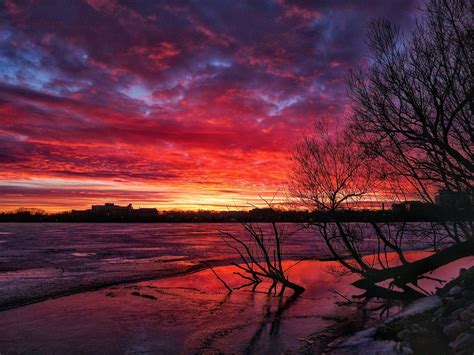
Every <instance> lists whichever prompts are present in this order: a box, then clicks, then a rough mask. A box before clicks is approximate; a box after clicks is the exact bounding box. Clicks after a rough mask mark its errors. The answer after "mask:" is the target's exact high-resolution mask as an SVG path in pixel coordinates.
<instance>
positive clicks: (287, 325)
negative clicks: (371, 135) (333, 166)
mask: <svg viewBox="0 0 474 355" xmlns="http://www.w3.org/2000/svg"><path fill="white" fill-rule="evenodd" d="M418 226H419V225H418ZM262 227H263V228H264V229H266V230H268V228H269V227H270V226H268V225H266V226H262ZM282 227H284V228H285V229H286V231H289V232H291V231H296V230H297V229H298V228H299V225H297V224H285V225H282ZM219 231H226V232H229V233H232V234H234V235H236V236H238V237H239V238H243V239H244V240H245V238H246V234H245V233H244V230H243V228H242V226H241V225H240V224H237V223H235V224H233V223H224V224H41V223H36V224H15V223H9V224H0V310H3V311H2V312H0V352H2V351H4V352H6V353H68V352H71V351H72V350H73V349H74V350H75V351H76V352H84V353H91V352H100V353H105V352H109V353H110V352H112V353H129V352H132V353H137V352H140V353H141V352H158V353H179V352H184V353H196V352H214V353H218V352H222V351H227V352H229V351H231V352H236V353H243V352H252V351H256V350H257V349H258V350H261V352H262V353H276V352H280V351H288V352H300V351H301V350H302V349H305V347H306V346H308V345H310V344H312V343H310V342H316V343H315V344H316V345H317V342H318V341H319V340H318V339H320V335H321V334H325V336H327V337H329V338H330V337H334V336H336V335H337V332H336V330H337V329H338V328H339V327H340V326H341V327H343V328H344V327H346V326H347V324H348V322H349V323H351V322H353V323H354V324H352V323H351V327H352V326H354V327H361V326H365V325H367V324H369V325H370V324H371V322H377V321H380V317H382V316H384V317H385V316H386V315H383V314H384V313H381V314H380V315H379V314H375V313H373V312H371V311H370V312H367V311H366V309H365V308H359V307H356V306H355V304H354V303H350V304H346V302H345V301H346V299H347V298H350V297H351V296H352V295H354V294H358V293H360V290H357V289H355V287H354V286H352V285H351V283H352V281H354V280H355V279H356V278H357V275H353V274H350V275H341V274H340V273H338V272H334V271H337V270H338V266H339V264H338V263H337V262H334V261H304V262H302V263H298V264H297V265H296V266H295V267H294V268H291V270H290V271H289V273H290V275H289V276H290V278H291V280H292V281H293V282H295V283H298V284H300V285H302V286H304V287H305V288H306V291H305V293H304V294H303V295H302V296H301V297H299V298H298V299H297V300H295V301H294V302H293V303H291V307H290V303H287V301H285V300H284V299H280V298H278V297H275V296H271V295H268V294H267V293H266V290H267V289H268V287H269V285H268V284H262V285H261V286H260V289H259V290H258V291H259V292H257V293H252V292H249V290H245V289H244V290H242V291H235V292H233V293H232V294H230V295H229V294H227V290H226V289H225V288H224V286H223V285H222V284H221V283H220V281H218V280H217V279H216V278H215V276H214V275H213V273H212V272H211V271H210V270H207V269H206V265H205V264H204V263H203V261H209V260H212V261H213V263H214V264H220V265H222V266H220V267H216V268H215V271H216V272H217V273H219V275H220V276H221V277H222V278H224V279H225V280H226V281H227V282H228V283H229V284H230V285H231V286H232V287H235V286H238V285H239V283H241V282H242V280H241V279H239V278H238V277H237V276H236V275H235V274H234V272H235V267H233V266H228V264H229V263H230V262H231V261H238V260H239V258H238V256H237V255H236V254H235V252H234V251H233V250H231V249H229V248H228V247H227V246H226V245H225V243H224V242H223V241H222V239H221V238H220V236H219ZM415 234H416V233H415ZM415 234H409V233H407V235H406V236H405V238H406V245H407V247H412V248H413V247H415V248H416V247H420V246H422V240H420V239H418V237H417V236H416V235H415ZM364 235H365V238H364V243H363V246H362V249H363V250H364V251H366V252H369V251H370V250H372V249H373V248H374V247H375V246H376V243H375V238H374V236H373V235H371V233H370V229H369V228H366V229H365V233H364ZM328 256H329V254H328V253H327V249H326V247H325V245H324V242H322V241H321V240H318V238H317V234H316V233H315V232H314V231H312V230H308V229H305V230H300V231H298V232H297V233H296V234H295V235H293V236H292V237H291V238H289V239H288V240H287V241H286V243H285V257H286V258H287V259H292V260H287V261H286V262H284V265H286V264H287V265H288V268H289V266H290V265H293V264H294V263H295V261H296V260H300V259H301V258H308V259H310V258H312V259H322V258H326V257H328ZM393 256H394V257H395V255H393ZM425 256H426V252H420V251H419V252H409V253H407V257H408V259H409V260H412V259H413V260H416V259H418V258H421V257H425ZM394 260H395V259H394ZM472 262H473V259H472V257H471V258H465V259H463V260H460V261H458V262H456V263H453V264H450V265H449V266H446V267H445V268H444V269H443V270H438V271H437V272H436V273H434V274H433V275H431V276H434V277H437V278H438V277H439V278H442V279H445V280H447V281H448V280H450V279H452V277H454V276H456V275H457V272H458V270H459V268H460V267H468V266H469V265H472ZM226 265H227V266H226ZM200 269H206V270H201V271H199V272H195V273H191V272H194V271H198V270H200ZM180 274H181V275H182V276H179V277H169V276H176V275H180ZM143 280H148V281H143ZM137 281H143V282H138V283H137ZM424 281H426V283H428V282H430V284H427V285H424V284H422V283H423V282H422V283H421V284H420V286H422V287H424V288H425V289H427V290H429V291H434V286H437V284H435V283H434V282H432V281H429V280H424ZM92 290H95V291H93V292H83V291H92ZM336 291H337V292H336ZM66 295H70V296H68V297H60V296H66ZM143 295H146V296H147V297H143ZM341 295H345V296H344V297H343V296H341ZM49 298H55V299H51V300H48V301H45V302H38V301H42V300H46V299H49ZM27 303H34V304H31V305H28V306H25V304H27ZM341 304H345V306H341ZM18 306H23V307H18ZM372 306H373V305H370V307H368V308H369V310H370V308H371V307H372ZM15 307H16V308H15ZM388 307H390V308H389V309H390V310H391V312H392V311H395V312H396V311H397V310H398V304H395V305H390V304H389V305H388ZM8 308H13V309H9V310H7V309H8ZM373 308H374V309H376V308H378V307H373ZM354 329H356V328H354ZM322 332H323V333H322ZM335 332H336V333H335ZM323 338H324V337H323ZM308 339H312V340H310V342H308V341H307V340H308ZM318 346H319V345H318ZM321 346H323V345H321Z"/></svg>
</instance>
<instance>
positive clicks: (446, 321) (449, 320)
mask: <svg viewBox="0 0 474 355" xmlns="http://www.w3.org/2000/svg"><path fill="white" fill-rule="evenodd" d="M455 320H456V318H454V317H439V318H438V320H437V322H438V324H439V325H440V326H441V327H443V328H444V327H446V326H447V325H448V324H451V323H452V322H454V321H455Z"/></svg>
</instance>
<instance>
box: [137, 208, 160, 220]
mask: <svg viewBox="0 0 474 355" xmlns="http://www.w3.org/2000/svg"><path fill="white" fill-rule="evenodd" d="M132 216H133V217H137V218H150V217H158V210H157V209H156V208H139V209H136V210H132Z"/></svg>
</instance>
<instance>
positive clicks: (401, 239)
mask: <svg viewBox="0 0 474 355" xmlns="http://www.w3.org/2000/svg"><path fill="white" fill-rule="evenodd" d="M472 10H473V8H472V4H471V2H470V1H468V0H450V1H448V0H430V1H428V2H427V4H426V8H425V10H424V14H423V16H422V17H421V19H420V20H419V21H418V23H417V24H416V26H415V28H414V30H413V31H412V33H411V34H410V35H408V36H402V35H401V34H400V31H399V29H398V28H397V27H396V26H394V25H393V24H391V23H390V22H388V21H386V20H376V21H374V22H372V23H371V24H370V26H369V28H368V44H369V47H370V49H371V55H370V58H369V60H368V66H367V67H366V68H359V69H355V70H353V71H351V72H350V73H349V75H348V80H347V81H348V83H347V84H348V91H349V96H350V98H351V99H352V110H353V114H352V116H351V119H350V123H349V124H347V125H346V126H344V127H332V126H330V125H329V124H328V122H325V121H320V122H317V123H316V125H315V127H314V129H313V131H312V132H311V133H310V134H307V135H306V136H305V138H304V139H303V140H302V141H301V142H300V143H298V144H297V145H296V147H295V150H294V154H293V160H294V163H295V164H294V170H293V172H292V179H291V180H292V182H291V187H290V191H291V193H292V195H293V196H294V197H296V198H297V199H298V200H299V202H300V203H302V204H304V205H305V206H307V207H308V208H309V209H310V210H319V211H325V212H326V213H327V215H328V216H329V217H330V218H329V220H328V221H327V222H321V223H313V224H312V225H311V226H310V227H311V228H313V229H314V230H315V231H316V234H317V236H318V237H319V238H321V239H322V240H324V242H325V245H326V246H327V248H328V250H329V252H330V253H331V254H332V255H333V257H334V258H335V259H336V260H337V261H339V263H340V265H341V266H342V267H343V268H344V269H345V270H347V271H348V272H352V273H357V274H359V275H360V280H358V281H357V282H356V283H355V285H356V286H358V287H360V288H362V289H364V290H366V293H365V294H364V295H365V296H367V297H371V296H383V297H392V296H395V297H410V298H411V297H419V296H422V295H424V294H425V293H426V292H425V291H424V290H422V289H421V288H420V287H419V284H418V281H419V280H420V279H423V278H430V276H428V275H427V273H429V272H431V271H433V270H436V269H437V268H439V267H441V266H443V265H446V264H448V263H450V262H452V261H455V260H457V259H460V258H462V257H465V256H468V255H474V237H473V231H474V226H473V223H472V221H460V220H456V221H453V222H440V223H436V224H434V223H424V224H420V225H413V224H407V223H398V224H388V223H375V222H373V223H366V224H356V223H343V222H341V221H340V220H338V219H337V218H336V217H337V216H336V215H337V212H338V211H340V210H341V209H344V208H347V206H350V205H354V204H357V203H360V202H361V201H366V200H370V199H371V198H373V197H374V196H375V195H377V194H380V193H381V192H384V193H386V194H388V195H390V196H392V197H397V198H399V199H401V200H403V199H405V198H406V196H407V195H408V192H410V194H411V197H412V196H413V195H416V196H417V197H418V198H419V199H421V200H424V201H428V202H431V203H433V196H434V193H435V192H436V191H437V190H439V189H446V190H450V191H457V192H462V193H468V194H471V199H472V191H473V189H472V182H473V174H474V163H473V157H474V152H473V144H474V131H473V120H472V111H473V109H474V104H473V82H472V68H473V63H472V54H473V38H474V35H473V34H474V33H473V26H472ZM331 216H334V218H331ZM244 227H245V228H246V230H247V232H248V233H249V234H250V236H251V237H252V238H251V240H252V241H253V242H252V243H254V244H253V245H256V246H257V247H256V248H255V247H252V246H251V245H252V244H247V243H246V242H245V241H242V240H240V239H238V238H235V237H234V236H232V235H227V236H226V237H227V238H228V239H229V240H230V241H231V243H230V244H229V246H230V247H231V248H233V249H234V250H235V251H236V252H237V253H238V254H239V255H240V257H241V259H242V261H243V266H242V265H237V267H238V268H239V269H240V270H241V271H243V272H244V273H245V274H241V276H242V277H243V278H244V279H247V280H248V282H249V285H253V286H256V285H258V284H259V283H260V282H261V278H262V277H265V278H268V279H270V280H272V286H271V288H270V291H273V290H274V289H275V286H274V285H275V284H276V283H278V282H280V283H281V284H282V285H283V286H284V287H283V288H285V287H291V288H293V289H294V290H295V292H299V291H298V290H300V291H301V289H300V288H299V286H298V287H295V286H297V285H291V284H289V283H288V278H287V276H286V274H285V272H284V271H283V269H282V266H281V259H282V255H281V250H280V249H279V244H278V242H279V240H280V237H281V235H280V234H279V233H278V230H277V229H276V226H275V225H273V228H274V230H275V232H274V243H276V246H270V245H269V244H268V243H266V242H265V237H264V236H263V233H262V232H261V230H255V229H254V228H253V227H252V226H251V225H244ZM407 236H409V237H410V238H408V237H407ZM414 240H415V241H414ZM368 243H369V244H370V245H369V246H370V247H371V248H372V250H369V249H370V248H369V249H368V247H367V244H368ZM410 243H412V244H410ZM413 243H414V244H413ZM413 247H423V248H428V247H431V249H432V251H433V254H431V255H430V256H428V257H425V258H423V259H421V260H416V261H410V259H409V258H408V257H407V254H406V251H407V250H409V249H412V248H413ZM368 250H369V251H371V252H372V253H373V255H372V256H371V257H368V256H367V255H365V254H366V253H367V251H368ZM390 256H394V257H395V260H393V258H392V259H391V257H390ZM382 281H387V282H388V283H389V286H388V288H386V287H381V286H380V282H382ZM283 291H284V290H283Z"/></svg>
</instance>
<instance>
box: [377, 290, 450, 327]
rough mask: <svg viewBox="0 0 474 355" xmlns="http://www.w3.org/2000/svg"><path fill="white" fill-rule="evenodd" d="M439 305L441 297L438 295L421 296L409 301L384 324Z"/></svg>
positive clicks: (440, 304)
mask: <svg viewBox="0 0 474 355" xmlns="http://www.w3.org/2000/svg"><path fill="white" fill-rule="evenodd" d="M441 306H442V302H441V298H439V297H438V296H428V297H423V298H420V299H418V300H416V301H413V302H412V303H410V304H409V305H408V306H406V307H405V308H404V309H403V310H402V311H401V312H400V313H398V314H397V315H396V316H394V317H392V318H390V319H387V320H386V321H385V324H390V323H392V322H394V321H396V320H399V319H402V318H407V317H411V316H414V315H416V314H420V313H425V312H428V311H431V310H432V309H435V308H438V307H441Z"/></svg>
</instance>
